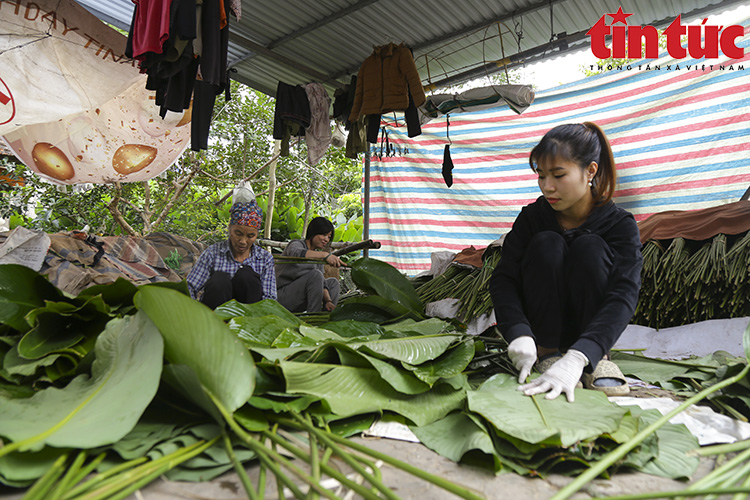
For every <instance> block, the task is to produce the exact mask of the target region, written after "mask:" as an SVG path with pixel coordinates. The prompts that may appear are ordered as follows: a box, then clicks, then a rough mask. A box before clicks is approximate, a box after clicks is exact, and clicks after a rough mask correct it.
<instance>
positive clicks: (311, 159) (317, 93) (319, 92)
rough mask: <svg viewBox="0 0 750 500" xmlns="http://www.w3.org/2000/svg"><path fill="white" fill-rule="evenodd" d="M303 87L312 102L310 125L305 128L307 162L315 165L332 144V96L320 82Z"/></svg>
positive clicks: (312, 165)
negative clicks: (329, 95)
mask: <svg viewBox="0 0 750 500" xmlns="http://www.w3.org/2000/svg"><path fill="white" fill-rule="evenodd" d="M303 87H304V88H305V92H306V93H307V100H308V102H309V103H310V126H308V127H307V129H306V130H305V142H306V143H307V162H308V163H309V164H310V166H311V167H314V166H315V165H317V164H318V162H319V161H320V159H321V158H323V155H325V154H326V150H327V149H328V146H330V145H331V140H332V132H331V118H330V111H329V110H330V108H331V98H330V97H328V93H327V92H326V89H325V88H324V87H323V85H321V84H320V83H315V82H313V83H308V84H306V85H303Z"/></svg>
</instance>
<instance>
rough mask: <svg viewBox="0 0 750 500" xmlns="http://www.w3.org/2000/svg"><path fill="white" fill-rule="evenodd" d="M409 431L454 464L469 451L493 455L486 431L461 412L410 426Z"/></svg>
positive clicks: (493, 450) (493, 449)
mask: <svg viewBox="0 0 750 500" xmlns="http://www.w3.org/2000/svg"><path fill="white" fill-rule="evenodd" d="M410 429H411V430H412V432H414V434H415V435H416V436H417V437H418V438H419V440H420V441H421V442H422V444H424V445H425V446H427V447H428V448H430V449H431V450H433V451H435V452H436V453H438V454H440V455H442V456H444V457H446V458H450V459H451V460H453V461H454V462H458V461H460V460H461V457H463V456H464V454H465V453H466V452H467V451H470V450H480V451H483V452H484V453H486V454H488V455H493V454H494V453H495V447H494V446H493V444H492V438H491V437H490V435H489V433H488V432H487V430H486V429H484V428H483V427H481V426H479V425H477V423H476V422H475V421H474V420H472V419H471V418H469V417H468V416H467V415H466V414H465V413H463V412H454V413H451V414H450V415H448V416H447V417H445V418H443V419H441V420H438V421H436V422H433V423H431V424H428V425H425V426H422V427H417V426H411V427H410Z"/></svg>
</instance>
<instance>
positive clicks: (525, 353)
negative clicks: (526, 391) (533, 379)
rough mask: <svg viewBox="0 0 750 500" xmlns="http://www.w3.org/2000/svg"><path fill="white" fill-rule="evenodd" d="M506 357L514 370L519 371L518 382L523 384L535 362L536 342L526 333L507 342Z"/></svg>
mask: <svg viewBox="0 0 750 500" xmlns="http://www.w3.org/2000/svg"><path fill="white" fill-rule="evenodd" d="M508 357H509V358H510V360H511V362H512V363H513V366H515V367H516V370H518V371H519V372H521V373H520V374H519V375H518V383H519V384H523V383H524V382H525V381H526V377H528V376H529V373H531V368H532V367H533V366H534V363H535V362H536V342H534V339H532V338H531V337H529V336H528V335H524V336H523V337H518V338H517V339H515V340H513V341H512V342H511V343H510V344H508Z"/></svg>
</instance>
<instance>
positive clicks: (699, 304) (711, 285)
mask: <svg viewBox="0 0 750 500" xmlns="http://www.w3.org/2000/svg"><path fill="white" fill-rule="evenodd" d="M664 248H666V250H665V249H664ZM642 254H643V271H642V273H641V277H642V284H641V291H640V297H639V301H638V307H637V309H636V312H635V315H634V317H633V320H632V323H634V324H637V325H643V326H649V327H652V328H656V329H660V328H666V327H671V326H679V325H684V324H688V323H696V322H699V321H705V320H709V319H723V318H736V317H742V316H748V315H750V296H749V295H748V279H747V278H748V274H749V269H750V232H745V233H744V234H741V235H734V236H727V235H725V234H717V235H716V236H714V237H713V238H712V239H710V240H705V241H691V240H685V239H684V238H674V239H672V240H671V241H668V240H665V241H657V240H649V241H647V242H646V243H645V244H644V246H643V251H642Z"/></svg>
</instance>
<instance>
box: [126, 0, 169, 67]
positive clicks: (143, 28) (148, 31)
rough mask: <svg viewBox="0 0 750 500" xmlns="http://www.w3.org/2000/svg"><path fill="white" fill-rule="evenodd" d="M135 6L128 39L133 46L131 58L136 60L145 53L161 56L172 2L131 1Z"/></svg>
mask: <svg viewBox="0 0 750 500" xmlns="http://www.w3.org/2000/svg"><path fill="white" fill-rule="evenodd" d="M132 2H133V3H134V4H135V12H134V13H133V22H132V24H131V27H130V30H131V33H130V38H131V40H132V44H133V55H132V57H134V58H138V57H139V56H143V55H144V54H145V53H147V52H153V53H155V54H161V53H162V48H163V46H164V42H166V41H167V39H168V38H169V8H170V6H171V4H172V0H132Z"/></svg>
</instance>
